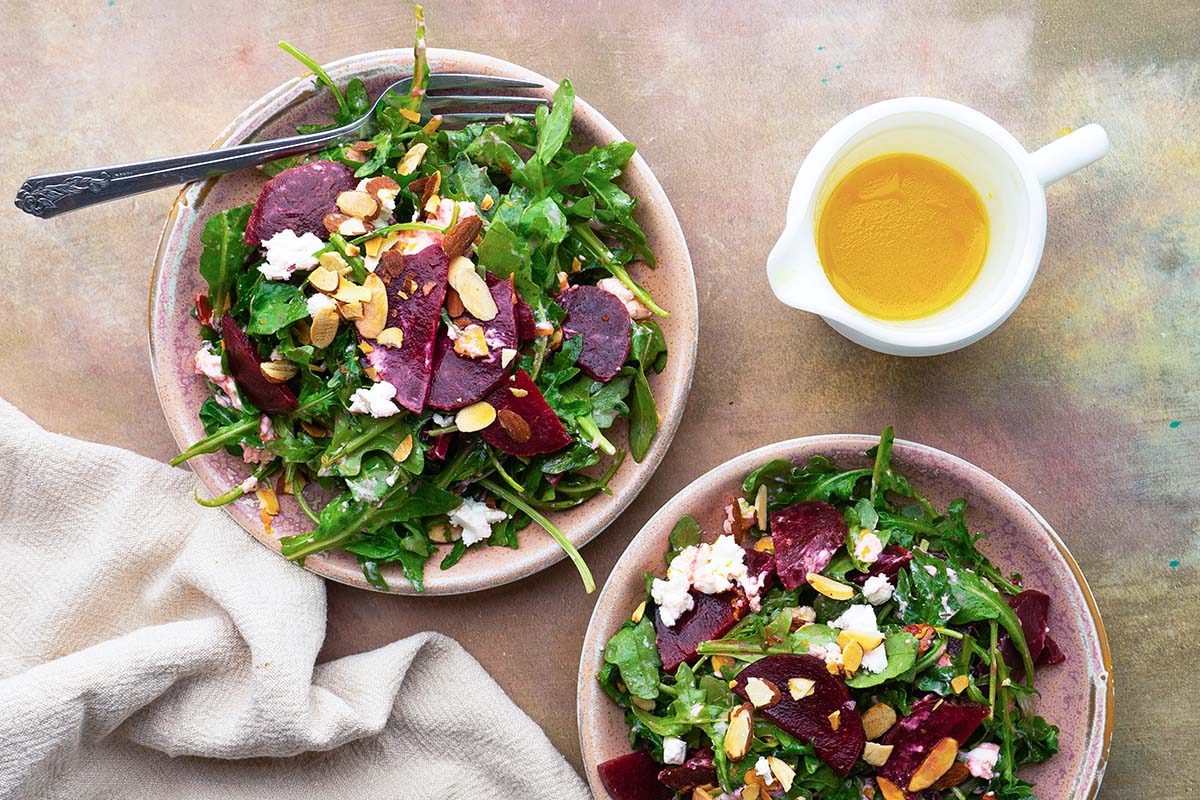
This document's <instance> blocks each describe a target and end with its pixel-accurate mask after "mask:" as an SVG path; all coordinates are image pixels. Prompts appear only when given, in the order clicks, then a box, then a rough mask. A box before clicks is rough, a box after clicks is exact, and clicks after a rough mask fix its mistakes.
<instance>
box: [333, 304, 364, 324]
mask: <svg viewBox="0 0 1200 800" xmlns="http://www.w3.org/2000/svg"><path fill="white" fill-rule="evenodd" d="M338 313H339V314H341V315H342V319H344V320H346V321H348V322H357V321H358V320H360V319H362V315H363V304H362V303H360V302H358V301H355V302H353V303H338Z"/></svg>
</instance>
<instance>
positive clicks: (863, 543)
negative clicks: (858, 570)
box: [854, 531, 883, 564]
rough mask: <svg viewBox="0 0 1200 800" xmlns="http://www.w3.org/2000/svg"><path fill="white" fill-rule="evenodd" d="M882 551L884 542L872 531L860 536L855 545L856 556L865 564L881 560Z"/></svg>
mask: <svg viewBox="0 0 1200 800" xmlns="http://www.w3.org/2000/svg"><path fill="white" fill-rule="evenodd" d="M882 552H883V542H882V541H880V539H879V537H878V536H876V535H875V534H874V533H872V532H871V531H867V532H865V533H863V534H862V535H861V536H859V537H858V542H857V543H856V544H855V545H854V557H855V558H857V559H858V560H859V561H861V562H862V563H864V564H874V563H875V562H876V561H878V560H879V554H880V553H882Z"/></svg>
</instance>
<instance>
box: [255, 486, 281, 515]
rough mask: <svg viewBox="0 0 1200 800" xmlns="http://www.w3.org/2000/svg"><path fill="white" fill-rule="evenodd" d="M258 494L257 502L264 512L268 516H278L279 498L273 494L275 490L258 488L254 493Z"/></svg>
mask: <svg viewBox="0 0 1200 800" xmlns="http://www.w3.org/2000/svg"><path fill="white" fill-rule="evenodd" d="M254 494H255V495H257V496H258V503H259V505H260V506H262V510H263V513H264V514H267V515H269V516H272V517H274V516H278V514H279V498H278V497H276V496H275V490H274V489H271V488H266V489H259V490H258V491H256V492H255V493H254Z"/></svg>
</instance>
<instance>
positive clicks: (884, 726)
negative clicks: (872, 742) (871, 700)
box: [862, 703, 896, 739]
mask: <svg viewBox="0 0 1200 800" xmlns="http://www.w3.org/2000/svg"><path fill="white" fill-rule="evenodd" d="M895 724H896V710H895V709H894V708H892V707H891V706H889V705H888V704H887V703H876V704H875V705H873V706H871V707H870V708H868V709H867V710H866V711H864V712H863V713H862V726H863V733H864V734H866V736H867V738H868V739H878V738H879V737H880V736H883V735H884V734H885V733H887V732H888V731H890V730H891V729H892V726H893V725H895Z"/></svg>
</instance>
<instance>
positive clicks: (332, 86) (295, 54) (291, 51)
mask: <svg viewBox="0 0 1200 800" xmlns="http://www.w3.org/2000/svg"><path fill="white" fill-rule="evenodd" d="M279 46H280V47H281V48H282V49H283V51H284V52H286V53H287V54H288V55H290V56H291V57H292V58H294V59H296V60H297V61H299V62H300V63H301V64H303V65H304V66H306V67H308V68H309V69H310V70H312V74H313V75H316V76H317V80H319V81H320V82H321V83H323V84H325V85H326V86H328V87H329V91H331V92H333V99H334V100H336V101H337V104H338V108H340V109H341V110H342V112H343V113H348V112H349V108H348V107H347V106H346V96H345V95H343V94H342V90H341V89H339V88H338V86H337V84H336V83H334V82H333V79H331V78H330V77H329V73H328V72H326V71H325V68H324V67H322V66H321V65H320V64H318V63H317V62H316V61H314V60H313V58H312V57H311V56H309V55H306V54H304V53H301V52H300V51H299V50H297V49H296V48H295V47H292V46H291V45H290V44H288V43H287V42H280V43H279Z"/></svg>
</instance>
